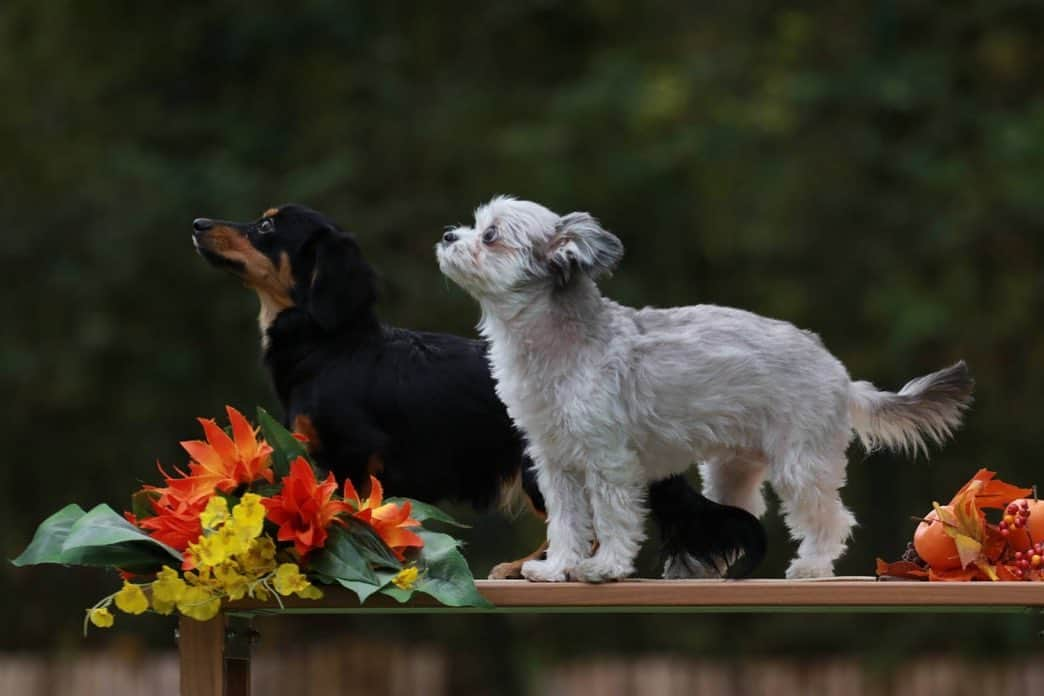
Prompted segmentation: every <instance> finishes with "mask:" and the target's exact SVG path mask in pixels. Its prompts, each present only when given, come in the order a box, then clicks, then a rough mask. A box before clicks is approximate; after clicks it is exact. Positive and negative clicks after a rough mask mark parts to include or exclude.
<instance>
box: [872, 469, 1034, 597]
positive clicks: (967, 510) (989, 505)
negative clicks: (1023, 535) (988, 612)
mask: <svg viewBox="0 0 1044 696" xmlns="http://www.w3.org/2000/svg"><path fill="white" fill-rule="evenodd" d="M1032 493H1033V489H1031V488H1020V487H1018V486H1013V485H1011V484H1009V483H1005V482H1004V481H1001V480H999V479H997V478H996V473H995V472H993V471H989V470H987V469H980V470H979V471H978V472H977V473H976V474H975V476H973V477H972V479H971V480H970V481H968V483H966V484H965V485H964V486H962V487H961V489H960V490H959V491H957V494H956V495H954V497H953V499H951V500H950V502H949V504H948V505H940V504H939V503H938V502H933V503H932V507H933V512H934V514H930V515H929V516H928V517H926V518H925V519H923V520H922V521H921V522H922V523H921V524H920V525H919V528H918V533H917V534H916V535H915V544H916V545H917V549H918V550H919V551H922V552H923V551H924V549H925V548H927V542H926V541H925V538H927V537H928V536H929V535H928V534H924V536H923V537H922V533H924V532H926V531H928V527H936V526H940V527H941V531H942V533H943V535H939V534H938V533H935V534H934V538H933V539H932V545H933V546H934V547H939V546H945V547H946V549H948V550H949V549H953V550H955V555H956V558H957V559H958V560H957V562H956V563H954V562H953V557H954V554H953V553H948V554H947V553H943V554H941V555H940V554H937V553H933V554H931V555H930V557H929V558H922V557H921V556H919V555H917V554H916V553H914V552H913V549H912V548H911V549H910V550H908V552H907V556H904V558H903V560H900V561H896V562H893V563H888V562H886V561H883V560H881V559H877V574H878V576H880V577H887V578H892V579H895V578H899V579H904V580H934V581H950V582H952V581H969V580H989V581H996V580H1044V575H1042V573H1041V572H1040V570H1039V565H1038V566H1035V567H1030V568H1027V569H1026V570H1025V572H1024V571H1023V570H1022V569H1021V568H1020V565H1019V564H1020V562H1022V560H1023V558H1024V556H1023V553H1022V552H1020V551H1017V550H1016V549H1014V548H1013V547H1012V545H1011V544H1010V543H1009V534H1008V533H1007V532H1008V530H1007V529H1003V528H1002V527H1004V526H1006V525H1005V523H1003V522H1002V523H1000V525H998V524H992V523H990V522H989V520H988V519H987V516H986V513H985V510H988V509H1000V510H1002V511H1004V512H1009V511H1010V509H1011V508H1013V507H1014V502H1013V501H1016V500H1018V499H1020V498H1026V497H1028V496H1030V495H1031V494H1032ZM1026 514H1027V515H1028V513H1026ZM1005 519H1007V518H1005ZM947 540H949V541H947ZM1034 541H1037V542H1041V541H1044V539H1037V540H1034ZM1030 553H1032V550H1031V551H1030ZM923 555H924V556H929V554H927V553H924V554H923ZM910 556H912V557H910ZM937 556H938V558H937Z"/></svg>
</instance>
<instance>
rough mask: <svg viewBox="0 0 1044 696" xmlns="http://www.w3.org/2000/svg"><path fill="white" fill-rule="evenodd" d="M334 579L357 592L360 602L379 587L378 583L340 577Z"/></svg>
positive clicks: (342, 585)
mask: <svg viewBox="0 0 1044 696" xmlns="http://www.w3.org/2000/svg"><path fill="white" fill-rule="evenodd" d="M334 579H335V580H336V582H337V584H338V585H340V586H341V587H344V588H346V589H349V590H351V591H352V592H354V593H355V594H357V595H358V596H359V603H360V604H362V603H363V602H365V601H366V600H367V599H369V598H370V596H371V595H373V594H374V593H375V592H377V591H378V590H380V589H381V585H380V584H379V583H369V582H359V581H358V580H342V579H340V578H334Z"/></svg>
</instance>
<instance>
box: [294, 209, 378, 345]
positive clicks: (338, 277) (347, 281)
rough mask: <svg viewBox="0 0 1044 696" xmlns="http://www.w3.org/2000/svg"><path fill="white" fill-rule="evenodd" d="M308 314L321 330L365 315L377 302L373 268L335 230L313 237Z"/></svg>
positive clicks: (352, 243) (349, 240)
mask: <svg viewBox="0 0 1044 696" xmlns="http://www.w3.org/2000/svg"><path fill="white" fill-rule="evenodd" d="M311 244H313V245H314V251H315V266H314V267H313V271H312V278H311V290H310V292H309V297H308V312H309V314H311V315H312V318H313V319H315V322H316V323H317V324H319V326H321V327H322V328H323V329H324V330H325V331H333V330H334V329H336V328H338V327H340V326H343V325H344V324H347V323H348V322H350V321H352V320H353V319H355V318H356V317H357V316H358V315H360V314H361V313H364V312H369V311H370V310H371V309H372V307H373V304H374V302H375V301H376V300H377V288H376V280H375V278H374V272H373V268H372V267H371V266H370V264H368V263H366V260H365V259H363V257H362V252H361V251H360V250H359V245H358V244H357V243H356V242H355V240H354V239H352V237H351V236H349V235H348V234H346V233H345V232H342V231H341V230H340V229H337V228H336V227H332V226H331V227H328V228H326V229H324V230H323V231H322V232H320V233H319V234H318V235H316V236H315V237H314V238H313V239H312V241H311Z"/></svg>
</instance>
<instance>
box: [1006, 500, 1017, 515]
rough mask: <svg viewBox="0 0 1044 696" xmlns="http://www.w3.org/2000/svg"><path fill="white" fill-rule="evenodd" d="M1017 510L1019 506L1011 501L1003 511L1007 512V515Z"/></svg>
mask: <svg viewBox="0 0 1044 696" xmlns="http://www.w3.org/2000/svg"><path fill="white" fill-rule="evenodd" d="M1018 511H1019V506H1018V505H1016V504H1015V503H1012V504H1011V505H1009V506H1008V509H1007V510H1005V512H1007V513H1008V514H1009V515H1014V514H1015V513H1016V512H1018Z"/></svg>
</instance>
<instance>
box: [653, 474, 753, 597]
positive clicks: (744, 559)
mask: <svg viewBox="0 0 1044 696" xmlns="http://www.w3.org/2000/svg"><path fill="white" fill-rule="evenodd" d="M649 510H650V512H651V513H652V516H653V518H654V519H655V520H656V521H657V523H658V524H659V526H660V538H661V547H662V550H663V560H664V561H665V562H671V561H672V559H676V558H680V557H682V556H684V555H685V554H687V555H688V556H691V557H692V558H694V559H695V560H697V561H700V562H701V563H703V564H704V565H707V566H711V567H714V568H717V569H718V571H719V572H720V573H721V574H722V575H728V576H729V577H733V578H742V577H746V576H748V575H750V574H751V573H753V572H754V569H755V568H757V567H758V565H759V564H760V563H761V561H762V560H764V558H765V551H766V548H767V542H766V539H765V528H764V527H762V526H761V522H759V521H758V518H757V517H755V516H754V515H752V514H750V513H749V512H747V511H746V510H743V509H740V508H737V507H731V506H728V505H719V504H718V503H715V502H714V501H712V500H709V499H707V498H705V497H704V496H702V495H700V494H699V493H697V492H696V491H694V490H693V489H692V487H691V486H689V484H688V481H686V480H685V478H684V477H682V476H672V477H670V478H668V479H664V480H662V481H659V482H657V483H655V484H653V485H652V486H650V487H649Z"/></svg>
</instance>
